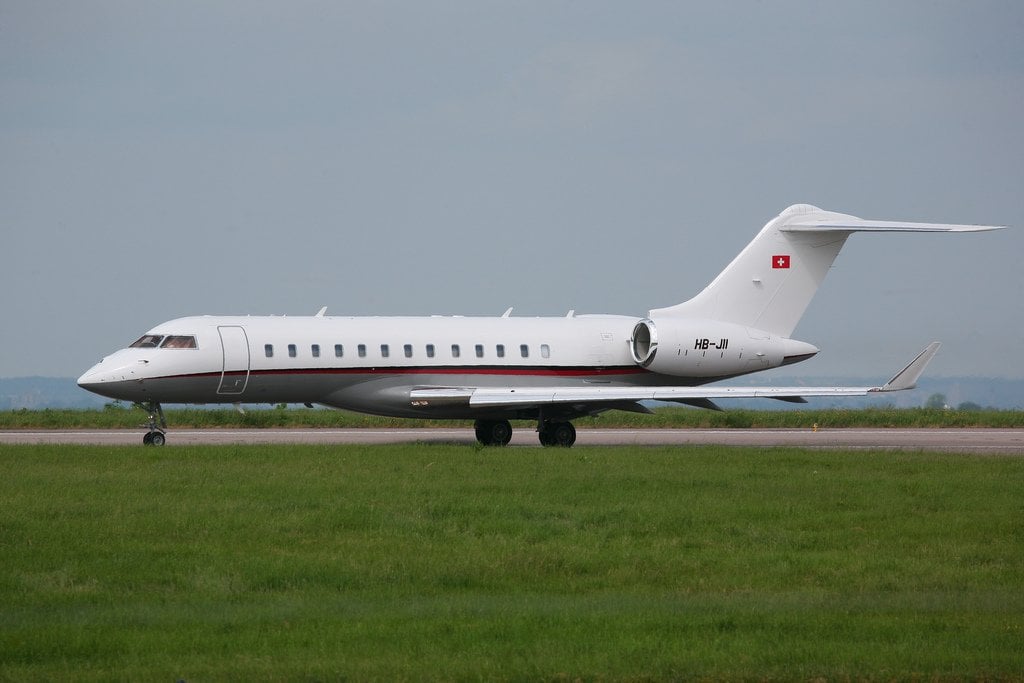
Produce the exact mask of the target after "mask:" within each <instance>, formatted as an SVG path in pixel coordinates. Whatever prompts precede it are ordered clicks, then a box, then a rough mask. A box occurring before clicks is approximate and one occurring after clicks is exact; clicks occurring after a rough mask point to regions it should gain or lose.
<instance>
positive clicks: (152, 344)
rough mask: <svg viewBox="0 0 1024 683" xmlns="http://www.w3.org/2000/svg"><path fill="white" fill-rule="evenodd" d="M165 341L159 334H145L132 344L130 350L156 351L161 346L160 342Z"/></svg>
mask: <svg viewBox="0 0 1024 683" xmlns="http://www.w3.org/2000/svg"><path fill="white" fill-rule="evenodd" d="M161 339H163V335H159V334H144V335H142V336H141V337H139V338H138V339H136V340H135V341H133V342H132V343H131V345H130V346H129V347H128V348H129V349H155V348H156V347H158V346H160V340H161Z"/></svg>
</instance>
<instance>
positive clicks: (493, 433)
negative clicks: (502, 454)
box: [473, 420, 512, 446]
mask: <svg viewBox="0 0 1024 683" xmlns="http://www.w3.org/2000/svg"><path fill="white" fill-rule="evenodd" d="M473 428H474V430H475V431H476V440H477V441H479V442H480V443H482V444H483V445H484V446H507V445H508V443H509V441H511V440H512V425H511V424H509V421H508V420H477V421H476V422H475V423H474V424H473Z"/></svg>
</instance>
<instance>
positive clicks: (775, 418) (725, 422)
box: [0, 404, 1024, 429]
mask: <svg viewBox="0 0 1024 683" xmlns="http://www.w3.org/2000/svg"><path fill="white" fill-rule="evenodd" d="M167 420H168V422H169V424H170V426H171V427H175V428H199V429H202V428H216V427H231V428H241V427H253V428H267V427H277V428H280V427H302V428H311V427H312V428H317V427H321V428H332V429H342V428H359V427H370V428H377V429H379V428H385V427H398V428H402V427H408V428H412V427H451V426H454V425H462V426H469V425H470V424H472V423H471V422H470V421H468V420H465V421H461V422H460V421H452V420H410V419H405V418H387V417H376V416H373V415H361V414H359V413H351V412H348V411H342V410H310V409H308V408H299V407H295V408H286V409H274V410H264V409H256V410H248V411H247V412H246V413H245V414H244V415H243V414H241V413H239V412H238V411H236V410H234V409H233V408H223V409H205V408H172V409H169V410H168V411H167ZM145 421H146V413H144V412H143V411H142V410H140V409H137V408H135V409H133V408H131V407H126V406H115V405H114V404H110V407H108V408H106V409H104V410H7V411H0V429H132V428H135V427H138V426H140V425H141V424H143V423H144V422H145ZM575 423H576V425H577V426H579V427H583V428H587V427H608V428H638V429H639V428H650V429H657V428H662V427H668V428H677V429H686V428H698V429H729V428H736V429H745V428H750V427H755V428H772V427H780V428H790V429H799V428H809V427H811V426H812V425H815V424H817V425H819V426H820V427H1001V428H1004V429H1006V428H1024V411H1020V410H939V409H928V408H864V409H859V408H858V409H820V410H812V409H801V410H726V411H724V412H714V411H710V410H698V409H694V408H674V407H670V408H658V409H657V410H656V411H655V412H654V414H653V415H641V414H638V413H624V412H621V411H617V410H613V411H610V412H608V413H605V414H603V415H600V416H599V417H596V418H586V419H580V420H576V421H575ZM523 424H524V425H525V424H531V423H527V422H523ZM533 424H535V423H533Z"/></svg>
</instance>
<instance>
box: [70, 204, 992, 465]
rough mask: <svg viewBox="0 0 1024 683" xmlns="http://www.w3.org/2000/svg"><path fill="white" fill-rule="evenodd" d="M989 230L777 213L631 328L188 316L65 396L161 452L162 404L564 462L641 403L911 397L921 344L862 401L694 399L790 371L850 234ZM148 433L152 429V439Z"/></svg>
mask: <svg viewBox="0 0 1024 683" xmlns="http://www.w3.org/2000/svg"><path fill="white" fill-rule="evenodd" d="M998 227H1001V226H977V225H949V224H936V223H906V222H902V221H900V222H893V221H872V220H862V219H860V218H856V217H854V216H848V215H845V214H840V213H833V212H830V211H823V210H822V209H819V208H817V207H814V206H809V205H806V204H798V205H795V206H791V207H789V208H788V209H786V210H785V211H783V212H782V213H781V214H779V215H778V216H777V217H776V218H774V219H772V220H771V221H769V222H768V224H767V225H765V226H764V228H763V229H762V230H761V232H759V233H758V234H757V236H756V237H755V238H754V239H753V241H752V242H750V244H748V245H747V247H746V248H745V249H744V250H743V251H742V252H740V254H739V255H738V256H737V257H736V258H735V259H733V261H732V263H730V264H729V265H728V266H727V267H726V268H725V270H723V271H722V272H721V274H720V275H719V276H718V277H716V278H715V279H714V281H713V282H712V283H711V284H709V285H708V286H707V287H706V288H705V289H704V291H702V292H701V293H700V294H698V295H697V296H695V297H694V298H692V299H690V300H689V301H685V302H683V303H680V304H677V305H675V306H670V307H668V308H658V309H654V310H651V311H649V312H648V314H647V315H646V316H643V317H638V316H622V315H575V314H574V313H573V312H570V313H569V314H568V315H567V316H565V317H544V318H533V317H512V316H511V310H512V309H509V310H508V311H506V312H505V314H504V315H502V316H500V317H458V316H456V317H440V316H431V317H340V316H337V317H336V316H326V315H324V312H325V310H326V309H322V310H321V311H320V312H319V313H318V314H317V315H315V316H301V317H279V316H244V317H227V316H199V317H189V318H179V319H177V320H172V321H170V322H167V323H163V324H161V325H157V326H156V327H155V328H153V329H152V330H150V331H149V332H147V333H146V334H144V335H143V336H142V337H140V338H139V339H138V340H137V341H135V343H133V344H131V345H130V346H129V347H128V348H126V349H122V350H120V351H117V352H115V353H113V354H111V355H110V356H107V357H106V358H104V359H103V360H102V361H100V362H99V363H97V364H96V365H95V366H93V367H92V368H90V369H89V370H88V371H87V372H86V373H85V374H84V375H82V376H81V377H80V378H79V379H78V385H79V386H81V387H83V388H85V389H88V390H89V391H92V392H94V393H97V394H100V395H102V396H107V397H110V398H114V399H121V400H126V401H133V402H137V403H141V404H143V405H144V407H146V408H147V409H148V411H149V424H150V427H149V432H148V433H147V434H146V435H145V437H144V439H143V442H144V443H146V444H152V445H163V443H164V442H165V438H166V437H165V429H166V426H167V425H166V421H165V420H164V417H163V411H162V409H161V407H160V406H161V404H162V403H235V404H240V403H243V402H248V403H305V404H307V405H311V404H314V403H316V404H321V405H325V406H332V407H335V408H344V409H347V410H354V411H359V412H363V413H373V414H377V415H388V416H395V417H429V418H453V419H469V420H474V421H475V427H476V437H477V439H478V440H479V441H480V443H482V444H485V445H498V446H500V445H505V444H507V443H508V442H509V440H510V439H511V438H512V427H511V425H510V423H509V420H512V419H521V420H535V421H536V423H537V433H538V435H539V438H540V442H541V444H543V445H545V446H571V445H572V444H573V443H574V442H575V440H576V430H575V428H574V427H573V425H572V423H571V422H570V420H573V419H575V418H578V417H581V416H585V415H597V414H599V413H603V412H604V411H607V410H627V411H634V412H644V413H645V412H650V411H649V410H648V409H647V408H646V407H645V406H644V405H643V403H642V402H643V401H672V402H676V403H683V404H688V405H692V406H698V407H703V408H710V409H718V406H717V405H716V404H715V403H714V401H715V400H716V399H723V398H751V397H765V398H773V399H779V400H783V401H791V402H805V397H808V396H861V395H866V394H872V393H883V392H890V391H900V390H903V389H911V388H913V387H914V386H915V384H916V381H917V379H918V377H919V376H920V375H921V372H922V371H923V370H924V368H925V366H926V365H927V363H928V362H929V361H930V360H931V358H932V357H933V356H934V355H935V352H936V351H937V350H938V347H939V344H938V343H937V342H936V343H932V344H930V345H929V346H928V347H927V348H925V349H924V351H922V352H921V353H920V354H919V355H918V356H917V357H916V358H914V360H913V361H911V362H910V364H908V365H907V366H906V367H905V368H904V369H903V370H901V371H900V372H899V373H897V374H896V375H895V376H894V377H893V378H892V379H891V380H889V381H888V382H886V383H885V384H883V385H881V386H877V387H709V386H705V385H707V384H708V383H711V382H714V381H717V380H721V379H725V378H729V377H736V376H738V375H744V374H747V373H751V372H757V371H759V370H767V369H769V368H777V367H779V366H782V365H789V364H791V363H797V362H799V361H802V360H806V359H808V358H810V357H811V356H813V355H815V354H816V353H817V352H818V349H817V348H816V347H815V346H813V345H811V344H808V343H806V342H802V341H797V340H795V339H791V338H790V334H791V333H792V332H793V328H795V327H796V324H797V322H798V321H799V320H800V317H801V316H802V315H803V313H804V310H805V309H806V308H807V305H808V304H809V303H810V301H811V297H813V296H814V293H815V291H816V290H817V289H818V286H819V285H820V284H821V282H822V280H823V279H824V277H825V274H826V273H827V272H828V270H829V268H830V267H831V265H832V262H833V261H834V260H835V258H836V256H837V255H838V254H839V250H840V249H841V248H842V246H843V244H844V243H845V242H846V239H847V238H848V237H849V236H850V235H851V234H852V233H854V232H974V231H981V230H994V229H998ZM158 419H159V424H158Z"/></svg>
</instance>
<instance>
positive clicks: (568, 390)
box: [410, 342, 940, 408]
mask: <svg viewBox="0 0 1024 683" xmlns="http://www.w3.org/2000/svg"><path fill="white" fill-rule="evenodd" d="M939 346H940V344H939V342H932V343H931V344H929V345H928V346H927V347H926V348H925V349H924V351H922V352H921V353H919V354H918V355H917V357H915V358H914V360H912V361H911V362H910V363H908V364H907V366H906V367H905V368H903V369H902V370H900V371H899V372H898V373H896V375H894V376H893V378H892V379H890V380H889V381H888V382H886V383H885V384H883V385H881V386H877V387H708V386H696V387H671V386H668V387H581V386H565V387H559V386H546V387H431V388H421V389H413V390H412V391H411V392H410V398H411V399H412V401H413V403H414V404H417V405H422V406H424V407H427V406H430V405H431V404H434V403H468V404H469V406H470V407H479V408H498V407H516V406H539V405H555V404H588V405H589V404H596V405H600V404H612V403H618V404H626V403H631V402H636V401H677V402H681V403H695V404H697V405H700V404H701V402H702V401H710V399H715V398H774V399H780V400H784V401H799V400H800V399H802V398H805V397H820V396H866V395H868V394H873V393H883V392H890V391H903V390H906V389H913V388H914V387H915V386H917V380H918V378H919V377H920V376H921V373H922V372H923V371H924V369H925V366H927V365H928V362H929V361H931V359H932V357H934V356H935V353H936V352H937V351H938V350H939ZM704 405H705V407H714V405H713V404H711V405H707V404H706V403H705V404H704Z"/></svg>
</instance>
